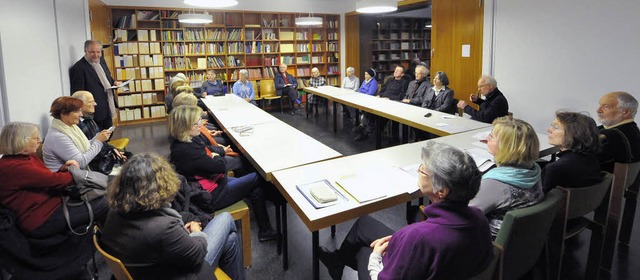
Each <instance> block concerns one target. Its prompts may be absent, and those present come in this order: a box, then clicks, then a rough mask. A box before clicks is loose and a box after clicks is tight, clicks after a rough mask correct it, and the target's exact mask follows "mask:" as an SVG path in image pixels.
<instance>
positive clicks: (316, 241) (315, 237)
mask: <svg viewBox="0 0 640 280" xmlns="http://www.w3.org/2000/svg"><path fill="white" fill-rule="evenodd" d="M319 252H320V235H319V233H318V231H317V230H316V231H314V232H312V233H311V256H312V258H311V264H312V267H313V279H315V280H320V267H319V266H320V260H319V259H318V255H319V254H318V253H319Z"/></svg>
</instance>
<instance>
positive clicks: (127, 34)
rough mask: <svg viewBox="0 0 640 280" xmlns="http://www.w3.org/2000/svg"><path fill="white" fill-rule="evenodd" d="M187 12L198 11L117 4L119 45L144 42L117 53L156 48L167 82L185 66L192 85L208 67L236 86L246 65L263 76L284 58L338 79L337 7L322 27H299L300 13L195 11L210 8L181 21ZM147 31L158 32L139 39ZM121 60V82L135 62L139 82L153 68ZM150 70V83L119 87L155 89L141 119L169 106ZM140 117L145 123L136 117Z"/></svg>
mask: <svg viewBox="0 0 640 280" xmlns="http://www.w3.org/2000/svg"><path fill="white" fill-rule="evenodd" d="M187 12H193V11H191V10H189V11H187V10H184V9H162V8H131V7H127V8H121V7H113V8H112V20H113V23H114V24H113V25H114V28H113V33H114V38H116V45H117V44H119V43H122V44H125V43H126V44H131V43H133V42H135V43H137V44H138V49H137V51H136V52H135V53H126V54H125V53H122V52H121V49H120V48H117V49H118V51H120V52H119V54H116V55H115V58H114V60H118V59H119V58H118V57H120V59H121V58H122V56H124V55H127V56H134V55H135V56H138V59H137V61H138V62H139V61H140V58H141V57H142V56H145V58H146V55H153V56H152V61H153V63H156V62H158V61H157V60H156V59H160V63H161V65H156V64H154V65H153V67H156V66H160V67H161V68H162V72H161V73H162V74H161V77H160V79H162V82H163V83H166V82H168V81H169V79H170V77H172V76H174V75H176V74H177V73H179V72H182V73H184V74H185V75H186V76H187V77H188V78H189V79H190V83H191V86H192V87H200V86H201V84H202V82H204V80H206V72H207V71H208V70H214V71H215V72H216V74H217V75H218V77H219V78H221V79H222V80H223V81H225V84H226V85H227V88H228V90H229V91H230V90H231V88H232V86H233V83H234V82H235V81H236V80H237V79H238V72H239V71H240V70H241V69H247V70H248V71H249V79H250V80H256V81H259V80H262V79H271V78H273V75H274V73H277V71H278V70H277V68H278V66H279V65H280V63H286V64H287V65H289V68H288V71H289V72H290V73H291V74H292V75H294V76H296V77H297V78H302V79H308V78H310V77H311V69H312V68H313V67H317V68H318V69H319V70H320V74H321V75H322V76H324V77H325V78H326V79H327V83H328V84H330V85H340V82H341V81H340V78H341V72H342V71H341V69H340V57H341V56H340V22H339V21H340V16H339V15H337V14H336V15H316V16H319V17H322V18H323V24H322V25H321V26H310V27H299V26H296V25H295V24H294V22H295V17H296V14H294V13H272V12H250V11H220V10H208V11H206V10H196V11H195V12H197V13H202V12H208V13H209V14H211V15H212V16H213V22H212V23H209V24H199V25H196V24H182V23H180V22H178V20H177V18H178V15H179V14H181V13H187ZM142 18H144V19H142ZM145 31H146V32H148V33H149V34H155V39H154V40H151V37H149V39H148V40H141V38H140V37H139V36H138V35H139V34H138V33H139V32H143V33H144V32H145ZM149 36H151V35H149ZM147 43H148V44H149V45H151V44H153V46H154V48H155V47H159V51H158V52H153V51H151V49H150V51H151V52H150V53H149V54H147V53H142V52H141V49H140V44H147ZM144 46H145V47H146V45H144ZM127 47H128V45H127ZM127 50H128V51H131V50H130V49H127ZM145 50H146V49H145ZM153 50H156V49H153ZM127 59H130V58H129V57H127ZM131 59H132V58H131ZM134 60H135V59H134ZM125 62H126V61H125ZM115 65H116V67H115V68H116V69H115V71H114V72H118V71H124V72H125V76H121V77H116V79H117V80H119V81H123V80H126V79H125V78H127V79H128V78H129V76H128V75H126V74H127V72H126V71H127V69H130V68H133V69H134V70H129V71H133V75H134V76H135V78H136V82H137V81H138V79H140V81H141V82H142V81H144V80H145V78H143V77H142V76H143V75H142V71H143V70H142V69H145V68H150V67H149V66H147V65H144V66H143V65H140V64H126V63H125V64H122V63H121V62H120V61H115ZM118 65H120V66H118ZM154 69H155V68H154ZM145 70H146V73H147V78H146V79H148V80H151V81H152V88H151V89H149V88H146V87H145V88H144V89H142V90H138V91H135V92H134V91H130V92H118V97H119V98H120V96H122V97H125V96H130V95H135V94H138V93H154V94H155V99H151V100H152V102H153V103H152V104H149V105H147V104H145V103H144V102H143V103H142V105H135V106H137V107H134V108H131V109H140V110H141V111H142V112H141V116H142V118H141V119H140V120H142V121H147V120H149V121H153V120H156V118H154V117H152V116H151V117H149V118H146V117H145V115H144V110H146V108H147V107H153V106H156V105H163V104H164V102H163V101H164V96H165V93H164V87H163V88H160V87H158V88H156V87H155V85H156V80H157V79H158V78H156V76H154V77H153V78H152V77H150V76H149V75H148V74H149V72H150V71H151V69H145ZM153 73H154V74H157V73H158V72H157V71H154V72H153ZM136 89H138V88H136ZM136 98H137V96H136ZM143 101H144V100H143ZM136 104H137V103H136ZM125 109H126V108H125ZM134 117H135V115H134ZM161 119H164V118H163V117H161ZM121 120H122V119H121ZM135 121H136V122H139V120H137V119H136V120H135ZM128 122H129V121H125V122H124V123H125V124H126V123H128Z"/></svg>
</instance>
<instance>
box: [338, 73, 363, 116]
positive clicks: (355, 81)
mask: <svg viewBox="0 0 640 280" xmlns="http://www.w3.org/2000/svg"><path fill="white" fill-rule="evenodd" d="M346 73H347V76H346V77H344V79H343V80H342V88H343V89H348V90H353V91H355V92H358V89H359V88H360V78H358V77H356V75H355V73H356V69H354V68H353V67H347V71H346ZM351 111H352V110H351V109H350V108H349V106H346V105H344V104H342V113H343V114H349V118H351V117H354V116H351V113H350V112H351Z"/></svg>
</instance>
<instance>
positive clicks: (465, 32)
mask: <svg viewBox="0 0 640 280" xmlns="http://www.w3.org/2000/svg"><path fill="white" fill-rule="evenodd" d="M483 3H484V2H483V1H479V0H456V1H450V0H432V16H431V24H432V28H431V69H430V71H431V76H432V77H433V74H434V73H436V72H437V71H443V72H445V73H447V76H448V77H449V83H450V87H451V88H452V89H453V90H454V91H455V98H457V99H464V100H468V99H469V94H471V93H475V92H477V91H478V89H477V81H478V78H480V76H481V75H482V26H483V24H482V22H483V17H484V15H483V13H484V7H483ZM463 45H470V49H471V51H470V55H469V57H463V56H462V46H463Z"/></svg>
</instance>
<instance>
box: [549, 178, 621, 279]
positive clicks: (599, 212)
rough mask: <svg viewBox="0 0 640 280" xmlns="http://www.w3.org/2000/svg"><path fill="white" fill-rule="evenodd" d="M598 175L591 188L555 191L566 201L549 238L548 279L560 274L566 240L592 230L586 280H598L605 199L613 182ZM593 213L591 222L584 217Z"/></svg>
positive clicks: (606, 204) (605, 211)
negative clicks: (549, 270)
mask: <svg viewBox="0 0 640 280" xmlns="http://www.w3.org/2000/svg"><path fill="white" fill-rule="evenodd" d="M601 175H602V181H601V182H599V183H597V184H594V185H592V186H588V187H583V188H565V187H557V189H558V190H560V191H561V192H563V193H564V194H565V196H566V200H565V201H564V202H563V204H562V206H561V207H560V210H559V211H558V213H557V214H556V218H555V221H554V225H553V228H552V231H551V232H552V233H551V237H550V238H549V253H550V260H551V265H550V267H551V276H552V278H554V279H555V278H557V279H559V278H560V275H561V272H562V259H563V257H564V253H565V249H566V248H565V240H567V239H569V238H571V237H573V236H575V235H577V234H578V233H580V232H582V231H583V230H584V229H585V228H589V229H590V230H591V243H590V245H589V254H588V259H587V271H586V275H585V279H597V277H598V270H599V266H600V257H601V253H602V244H603V237H604V230H605V227H606V224H607V212H608V211H607V210H608V206H609V202H608V200H605V197H606V196H607V194H608V193H609V192H610V190H611V182H612V180H613V175H612V174H611V173H608V172H602V173H601ZM594 211H595V213H594V215H593V219H589V218H587V217H586V216H585V215H587V214H589V213H591V212H594Z"/></svg>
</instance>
